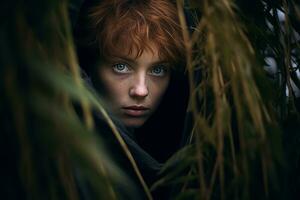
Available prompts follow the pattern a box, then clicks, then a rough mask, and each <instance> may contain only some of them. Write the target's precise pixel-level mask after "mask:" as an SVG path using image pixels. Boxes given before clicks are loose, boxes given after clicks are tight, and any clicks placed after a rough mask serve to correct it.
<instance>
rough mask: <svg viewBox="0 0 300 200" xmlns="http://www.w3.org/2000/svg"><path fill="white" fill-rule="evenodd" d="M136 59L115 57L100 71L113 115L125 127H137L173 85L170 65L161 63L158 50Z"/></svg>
mask: <svg viewBox="0 0 300 200" xmlns="http://www.w3.org/2000/svg"><path fill="white" fill-rule="evenodd" d="M152 50H153V51H150V50H144V51H143V53H142V54H141V55H140V56H139V57H136V56H135V55H136V54H135V52H133V53H132V54H130V55H116V56H111V57H110V58H108V61H107V62H105V63H103V64H101V65H100V67H99V70H98V74H99V78H100V80H101V82H102V84H103V87H104V89H105V91H106V95H105V98H106V99H107V101H108V103H109V104H110V107H111V109H112V112H113V114H115V115H116V116H117V117H118V118H119V119H120V120H121V122H123V124H124V125H125V126H126V127H129V128H138V127H140V126H142V125H143V124H144V123H145V122H146V121H147V119H149V117H150V116H151V115H152V114H153V113H154V112H155V110H156V109H157V107H158V105H159V103H160V101H161V99H162V97H163V95H164V94H165V92H166V90H167V88H168V85H169V82H170V76H171V73H170V63H169V62H167V61H164V60H162V59H161V58H160V57H159V55H158V52H159V51H158V49H157V47H155V46H153V47H152Z"/></svg>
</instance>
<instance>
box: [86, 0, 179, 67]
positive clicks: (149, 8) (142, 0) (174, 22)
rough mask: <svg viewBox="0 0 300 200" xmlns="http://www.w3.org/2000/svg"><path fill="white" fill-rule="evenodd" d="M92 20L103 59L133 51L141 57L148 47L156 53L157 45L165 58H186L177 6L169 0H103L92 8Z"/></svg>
mask: <svg viewBox="0 0 300 200" xmlns="http://www.w3.org/2000/svg"><path fill="white" fill-rule="evenodd" d="M88 21H89V22H88V23H89V26H90V28H91V29H92V30H90V31H89V33H90V37H92V43H93V44H96V45H98V49H99V50H100V57H101V58H103V59H105V58H107V57H108V56H111V55H115V54H118V53H125V54H126V53H127V54H132V53H133V52H136V56H137V57H138V56H140V55H141V54H142V53H143V51H144V50H149V51H152V53H154V52H153V49H152V47H153V46H155V47H157V49H158V50H159V52H158V55H159V56H160V57H161V58H163V59H166V60H168V61H170V62H175V63H178V62H181V61H182V60H184V57H185V51H184V44H183V39H182V31H181V27H180V25H179V20H178V15H177V9H176V7H175V5H174V4H173V3H172V2H170V1H169V0H103V1H101V3H100V4H99V5H97V6H94V7H93V8H92V9H90V11H89V15H88ZM124 51H125V52H124ZM126 51H127V52H126Z"/></svg>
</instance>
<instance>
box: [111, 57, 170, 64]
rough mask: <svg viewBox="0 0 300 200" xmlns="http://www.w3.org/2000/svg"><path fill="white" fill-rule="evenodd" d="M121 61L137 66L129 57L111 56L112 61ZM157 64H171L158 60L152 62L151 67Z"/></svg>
mask: <svg viewBox="0 0 300 200" xmlns="http://www.w3.org/2000/svg"><path fill="white" fill-rule="evenodd" d="M113 59H121V60H124V61H126V62H129V63H133V64H135V65H136V64H137V62H136V61H135V59H132V58H130V57H126V56H112V59H111V60H113ZM157 64H171V62H169V61H167V60H158V61H155V62H152V63H151V65H157Z"/></svg>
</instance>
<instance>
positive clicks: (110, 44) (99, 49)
mask: <svg viewBox="0 0 300 200" xmlns="http://www.w3.org/2000/svg"><path fill="white" fill-rule="evenodd" d="M75 38H76V39H77V47H78V54H79V58H80V64H81V66H82V67H83V69H84V70H85V71H86V72H87V74H88V75H89V76H90V77H91V80H92V83H93V85H94V87H95V88H96V89H97V90H98V91H99V93H100V95H101V96H103V98H104V99H105V100H106V102H107V104H108V108H109V110H110V112H111V114H112V116H114V117H116V118H117V119H118V121H119V122H120V124H121V125H120V126H122V125H123V126H124V127H125V129H126V130H123V131H121V132H122V135H123V137H124V139H125V141H126V142H127V144H128V145H129V148H130V150H131V151H132V154H133V155H134V158H135V159H136V161H137V163H138V165H139V167H140V169H141V171H142V174H143V176H144V177H145V179H146V181H147V183H148V184H151V183H153V181H155V179H156V178H155V177H156V176H155V174H156V173H157V171H158V170H159V168H160V164H159V162H158V161H160V162H163V161H165V160H166V159H167V158H168V157H169V156H170V155H171V154H172V153H174V152H175V151H176V150H177V149H178V147H179V141H180V137H181V131H182V127H183V121H184V114H185V110H186V103H187V96H188V92H187V88H188V87H187V84H186V79H185V77H184V76H183V67H184V62H185V60H184V58H185V51H184V44H183V40H182V35H181V29H180V25H179V21H178V16H177V9H176V6H175V5H174V4H173V3H172V2H170V1H168V0H144V1H139V0H135V1H134V0H131V1H130V0H114V1H112V0H104V1H100V3H98V4H96V5H95V4H94V3H86V4H85V5H84V6H83V9H82V10H81V15H80V17H79V21H78V23H77V28H76V34H75ZM124 132H126V134H123V133H124ZM149 154H150V155H151V156H150V155H149ZM153 157H154V158H153ZM157 160H158V161H157Z"/></svg>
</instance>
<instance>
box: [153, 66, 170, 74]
mask: <svg viewBox="0 0 300 200" xmlns="http://www.w3.org/2000/svg"><path fill="white" fill-rule="evenodd" d="M166 73H167V68H166V67H165V66H156V67H153V68H152V69H151V71H150V74H151V75H154V76H164V75H166Z"/></svg>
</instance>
